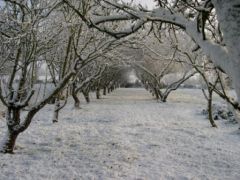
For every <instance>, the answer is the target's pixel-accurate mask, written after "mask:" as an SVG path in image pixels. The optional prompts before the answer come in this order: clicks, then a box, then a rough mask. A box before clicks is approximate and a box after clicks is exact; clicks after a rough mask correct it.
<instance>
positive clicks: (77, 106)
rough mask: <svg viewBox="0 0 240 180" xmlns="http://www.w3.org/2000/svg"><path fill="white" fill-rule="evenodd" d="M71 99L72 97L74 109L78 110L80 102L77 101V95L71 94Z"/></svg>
mask: <svg viewBox="0 0 240 180" xmlns="http://www.w3.org/2000/svg"><path fill="white" fill-rule="evenodd" d="M72 97H73V100H74V107H75V108H76V109H79V108H80V100H79V98H78V96H77V94H75V93H73V94H72Z"/></svg>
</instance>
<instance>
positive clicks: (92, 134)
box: [0, 89, 240, 180]
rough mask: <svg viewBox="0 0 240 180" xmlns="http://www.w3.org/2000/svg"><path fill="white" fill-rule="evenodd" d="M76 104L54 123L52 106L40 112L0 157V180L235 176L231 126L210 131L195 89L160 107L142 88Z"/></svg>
mask: <svg viewBox="0 0 240 180" xmlns="http://www.w3.org/2000/svg"><path fill="white" fill-rule="evenodd" d="M82 102H83V103H82V109H79V110H75V109H73V105H72V103H71V101H70V102H69V103H68V105H67V106H66V107H65V109H63V110H62V111H61V115H60V116H61V118H60V120H59V123H57V124H52V122H51V121H50V120H51V116H52V108H53V107H52V106H50V105H49V106H47V107H46V108H44V109H43V110H42V111H41V112H39V113H38V115H37V116H36V117H35V118H34V122H33V123H32V124H31V126H30V128H29V129H28V130H27V131H26V132H24V134H21V135H20V136H19V138H18V141H17V148H16V150H15V154H14V155H3V154H0V180H9V179H12V180H18V179H22V180H38V179H39V180H40V179H44V180H45V179H47V180H48V179H49V180H51V179H54V180H61V179H66V180H73V179H84V180H85V179H93V180H95V179H96V180H108V179H114V180H115V179H124V180H125V179H127V180H128V179H129V180H162V179H163V180H165V179H166V180H168V179H169V180H170V179H177V180H185V179H186V180H187V179H189V180H190V179H193V180H197V179H209V180H214V179H221V180H227V179H236V180H239V179H240V133H239V131H238V130H237V128H238V126H237V125H233V124H230V123H227V121H217V122H216V123H217V125H218V126H219V128H218V129H214V128H211V127H210V125H209V122H208V120H207V119H205V117H204V116H203V115H201V114H200V112H201V110H202V109H203V108H204V107H205V104H206V102H205V99H204V98H203V96H202V93H201V91H200V90H188V89H185V90H184V89H183V90H179V91H176V92H175V93H173V94H172V95H171V96H170V97H169V102H167V103H165V104H163V103H157V102H156V101H154V100H153V99H152V97H151V95H150V94H149V93H147V92H146V91H145V90H143V89H119V90H117V91H115V92H114V93H112V94H110V95H107V96H105V97H104V98H103V99H101V100H96V99H95V98H92V102H91V103H90V104H86V103H85V102H84V101H82ZM4 126H5V122H4V121H3V120H0V136H1V137H2V134H3V133H4V132H3V131H4Z"/></svg>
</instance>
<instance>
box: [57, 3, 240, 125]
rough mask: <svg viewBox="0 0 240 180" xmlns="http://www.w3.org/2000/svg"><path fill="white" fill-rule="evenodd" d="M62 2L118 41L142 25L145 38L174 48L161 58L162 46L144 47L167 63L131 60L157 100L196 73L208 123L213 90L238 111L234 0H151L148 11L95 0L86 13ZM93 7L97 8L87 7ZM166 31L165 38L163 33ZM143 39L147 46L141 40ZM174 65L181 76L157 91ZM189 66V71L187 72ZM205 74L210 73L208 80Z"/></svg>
mask: <svg viewBox="0 0 240 180" xmlns="http://www.w3.org/2000/svg"><path fill="white" fill-rule="evenodd" d="M62 1H63V2H64V3H65V4H67V5H68V6H69V7H71V8H72V9H73V10H74V11H75V12H76V13H77V14H78V15H79V17H80V18H81V19H82V20H83V21H84V22H85V23H86V24H87V25H88V26H89V27H93V28H96V29H98V30H99V31H101V32H104V33H107V34H109V35H111V36H113V37H115V38H117V39H121V38H124V37H127V36H132V35H137V34H139V32H140V31H141V29H142V28H145V29H148V32H149V34H148V37H147V38H149V35H150V34H151V33H152V34H153V36H154V37H155V38H156V39H157V40H158V41H159V43H160V44H162V43H165V45H164V47H166V46H168V45H169V44H170V45H171V49H173V52H171V53H170V55H169V56H166V57H163V58H162V52H160V53H156V51H155V49H156V48H157V49H158V50H160V48H161V47H162V46H160V45H159V44H156V43H155V45H153V46H154V48H155V49H154V48H151V47H149V46H147V47H146V48H147V49H148V50H150V52H151V53H150V54H155V57H152V56H150V57H149V55H147V57H148V58H149V60H155V59H158V60H159V59H161V60H164V59H168V61H167V62H165V63H163V62H161V63H160V69H159V68H157V67H158V66H159V65H158V64H159V62H154V63H152V62H151V63H149V60H148V61H147V62H146V59H144V61H145V62H141V63H137V64H135V63H134V64H133V66H134V67H135V69H136V70H137V72H138V77H139V78H140V79H141V80H142V82H143V83H144V84H145V86H146V87H147V88H149V87H150V89H151V90H152V91H153V92H154V94H155V95H156V98H158V99H161V100H162V101H166V98H167V96H168V95H169V93H170V92H171V91H172V90H175V89H176V88H178V87H179V86H180V85H181V83H183V82H184V81H186V80H187V79H188V78H190V77H191V76H193V75H194V74H195V73H199V74H200V75H201V77H202V78H203V81H204V82H205V83H206V86H207V91H204V95H205V97H206V99H207V101H208V110H209V120H210V122H211V124H212V126H213V127H216V124H215V123H214V121H213V120H212V117H211V104H212V94H213V92H215V93H217V94H218V95H219V96H220V97H222V98H223V99H224V100H226V101H227V102H228V103H229V105H230V106H231V108H234V109H235V110H237V111H239V109H240V106H239V99H240V79H239V77H240V71H239V69H240V51H239V48H240V43H239V42H240V31H239V29H240V23H239V21H240V8H239V7H240V3H239V0H229V1H225V0H205V1H202V0H152V1H153V2H155V4H156V6H155V8H153V9H150V10H149V9H147V8H145V7H143V6H141V5H139V6H136V5H133V4H131V3H130V4H128V3H126V2H124V1H121V2H120V1H118V0H95V1H94V2H95V3H96V4H95V5H97V6H99V7H102V11H101V12H98V13H90V14H88V16H84V15H83V14H81V13H80V12H79V11H78V10H77V9H76V6H74V4H72V2H71V0H62ZM92 9H96V7H95V6H92ZM112 23H121V24H122V26H119V27H116V26H110V24H112ZM149 27H150V28H149ZM166 32H168V34H169V35H168V36H165V35H164V34H165V33H166ZM186 35H187V36H188V37H189V38H190V39H191V43H190V44H188V43H186V41H185V40H184V41H179V40H178V39H179V36H180V37H181V36H186ZM142 37H144V36H143V35H142ZM163 37H165V39H163ZM155 41H156V40H155ZM166 42H168V43H166ZM169 42H170V43H169ZM144 43H145V45H146V42H143V44H144ZM191 44H194V46H191ZM186 46H187V48H185V47H186ZM168 47H169V46H168ZM141 48H142V47H141ZM165 49H166V48H165ZM156 57H157V58H156ZM169 60H170V61H169ZM176 63H179V64H178V65H177V66H182V67H181V68H182V69H183V72H182V74H183V75H182V77H181V78H179V80H177V81H175V82H173V83H172V84H169V85H168V87H167V88H166V90H165V91H163V92H162V91H161V87H162V86H163V83H162V77H163V75H164V74H166V73H169V72H170V71H175V68H176V67H174V66H175V64H176ZM186 64H187V65H186ZM189 67H191V68H190V69H193V70H192V71H187V68H189ZM156 68H157V70H156ZM184 69H185V70H184ZM209 74H215V75H214V76H213V78H209ZM223 74H227V75H228V76H229V77H230V78H231V81H232V84H233V87H234V89H235V91H236V95H237V97H236V98H231V97H229V96H228V94H227V92H226V90H225V89H226V87H224V82H223V78H222V76H223ZM234 112H235V111H234Z"/></svg>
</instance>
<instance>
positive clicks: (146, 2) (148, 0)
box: [123, 0, 155, 9]
mask: <svg viewBox="0 0 240 180" xmlns="http://www.w3.org/2000/svg"><path fill="white" fill-rule="evenodd" d="M123 1H125V2H131V0H123ZM133 1H134V3H135V4H141V5H142V6H143V7H146V6H147V7H148V9H153V8H154V6H155V3H154V2H153V0H133Z"/></svg>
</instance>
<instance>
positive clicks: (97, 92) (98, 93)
mask: <svg viewBox="0 0 240 180" xmlns="http://www.w3.org/2000/svg"><path fill="white" fill-rule="evenodd" d="M96 98H97V99H100V89H99V88H97V89H96Z"/></svg>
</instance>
